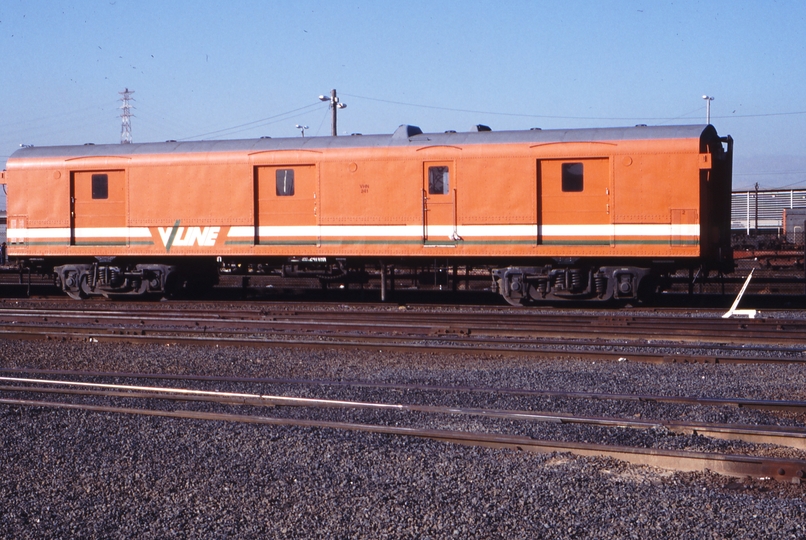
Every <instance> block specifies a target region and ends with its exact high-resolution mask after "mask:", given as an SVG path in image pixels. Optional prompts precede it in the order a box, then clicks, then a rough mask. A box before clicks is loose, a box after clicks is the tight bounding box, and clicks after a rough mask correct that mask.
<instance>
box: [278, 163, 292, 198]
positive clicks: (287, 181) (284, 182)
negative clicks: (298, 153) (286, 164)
mask: <svg viewBox="0 0 806 540" xmlns="http://www.w3.org/2000/svg"><path fill="white" fill-rule="evenodd" d="M275 179H276V181H277V196H278V197H290V196H292V195H293V194H294V169H277V171H276V173H275Z"/></svg>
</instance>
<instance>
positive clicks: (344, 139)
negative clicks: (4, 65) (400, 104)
mask: <svg viewBox="0 0 806 540" xmlns="http://www.w3.org/2000/svg"><path fill="white" fill-rule="evenodd" d="M479 128H480V129H479ZM706 134H707V136H708V138H711V137H717V134H716V130H715V129H714V127H713V126H710V125H703V124H700V125H687V126H635V127H620V128H585V129H550V130H549V129H547V130H540V129H531V130H523V131H487V130H486V129H485V128H484V126H476V128H474V131H469V132H453V131H449V132H445V133H423V132H422V131H421V130H420V128H418V127H416V126H410V125H405V124H404V125H402V126H400V127H399V128H398V129H397V130H396V131H395V132H394V133H393V134H391V135H357V134H356V135H350V136H340V137H290V138H277V139H272V138H268V137H264V138H260V139H233V140H218V141H182V142H177V141H166V142H159V143H131V144H99V145H94V144H85V145H78V146H41V147H37V146H27V147H24V148H20V149H19V150H17V151H16V152H14V154H12V155H11V157H10V158H9V163H11V162H13V160H15V159H25V158H56V157H64V158H73V157H79V156H81V157H92V156H126V155H138V154H139V155H146V154H169V153H194V152H201V153H211V152H237V151H243V152H264V151H271V150H274V151H276V150H303V149H304V150H320V149H325V148H367V147H393V146H409V145H411V146H418V147H419V146H423V145H428V146H430V145H468V144H513V143H528V144H541V143H542V144H545V143H553V142H594V141H618V140H642V139H695V138H696V139H699V138H701V137H704V136H706Z"/></svg>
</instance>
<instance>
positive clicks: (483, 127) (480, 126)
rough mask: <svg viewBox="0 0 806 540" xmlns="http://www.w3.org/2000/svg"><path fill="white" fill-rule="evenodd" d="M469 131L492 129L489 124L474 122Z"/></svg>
mask: <svg viewBox="0 0 806 540" xmlns="http://www.w3.org/2000/svg"><path fill="white" fill-rule="evenodd" d="M470 131H492V130H491V129H490V126H485V125H484V124H476V125H475V126H473V127H472V128H470Z"/></svg>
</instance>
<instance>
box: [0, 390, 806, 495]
mask: <svg viewBox="0 0 806 540" xmlns="http://www.w3.org/2000/svg"><path fill="white" fill-rule="evenodd" d="M0 404H5V405H15V406H25V407H47V408H56V409H68V410H82V411H89V412H102V413H112V414H129V415H143V416H155V417H162V418H178V419H187V420H208V421H219V422H242V423H252V424H263V425H273V426H288V427H307V428H317V429H335V430H350V431H360V432H365V433H375V434H385V435H397V436H408V437H416V438H426V439H433V440H437V441H443V442H450V443H456V444H462V445H469V446H485V447H492V448H507V449H511V450H521V451H528V452H535V453H551V452H568V453H571V454H574V455H580V456H594V457H601V456H607V457H612V458H616V459H620V460H622V461H626V462H628V463H632V464H637V465H649V466H653V467H659V468H664V469H671V470H676V471H706V470H710V471H713V472H716V473H719V474H723V475H727V476H736V477H745V476H752V477H756V478H773V479H775V480H779V481H791V482H797V483H799V482H800V480H801V478H803V477H804V475H806V461H804V460H797V459H784V458H774V457H756V456H744V455H733V454H714V453H706V452H690V451H682V450H663V449H656V448H635V447H625V446H607V445H600V444H589V443H570V442H559V441H545V440H538V439H532V438H529V437H523V436H503V435H491V434H484V433H467V432H460V431H450V430H433V429H428V430H427V429H415V428H406V427H398V426H382V425H369V424H358V423H348V422H329V421H320V420H301V419H287V418H271V417H265V416H249V415H236V414H225V413H211V412H198V411H161V410H153V409H133V408H124V407H108V406H99V405H89V404H76V403H59V402H49V401H34V400H15V399H0Z"/></svg>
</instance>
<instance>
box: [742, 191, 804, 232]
mask: <svg viewBox="0 0 806 540" xmlns="http://www.w3.org/2000/svg"><path fill="white" fill-rule="evenodd" d="M756 197H758V201H756ZM756 202H758V205H756ZM756 207H758V223H756ZM795 208H806V189H790V190H769V191H754V190H750V191H734V192H733V196H732V198H731V211H730V214H731V219H730V222H731V223H730V227H731V229H733V230H745V231H748V232H749V231H751V230H755V229H756V228H758V229H763V230H777V231H779V232H782V231H783V226H784V210H791V209H795Z"/></svg>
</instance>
